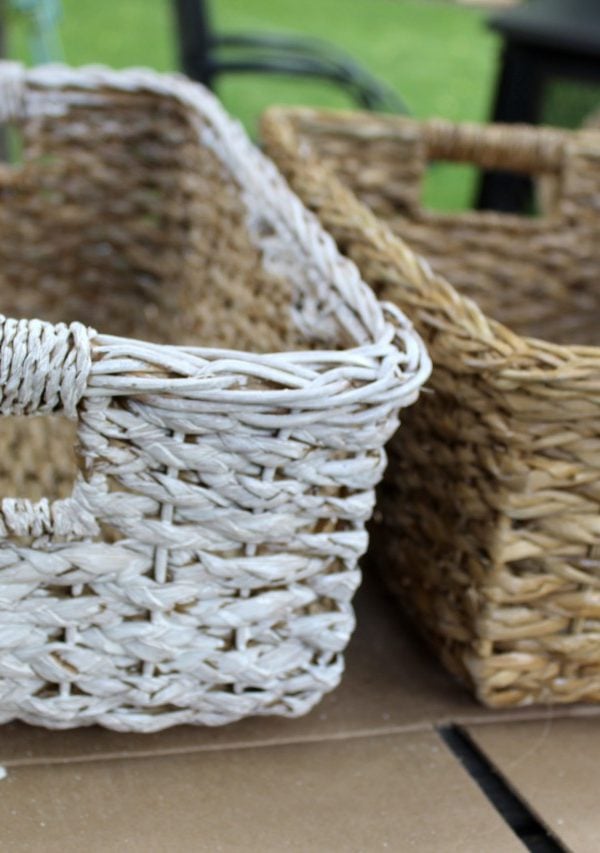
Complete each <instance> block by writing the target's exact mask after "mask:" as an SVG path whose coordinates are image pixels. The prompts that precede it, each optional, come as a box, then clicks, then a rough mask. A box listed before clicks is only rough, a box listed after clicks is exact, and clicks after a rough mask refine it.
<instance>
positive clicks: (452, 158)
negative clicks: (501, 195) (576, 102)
mask: <svg viewBox="0 0 600 853" xmlns="http://www.w3.org/2000/svg"><path fill="white" fill-rule="evenodd" d="M419 148H420V159H421V169H420V193H419V206H420V208H421V209H422V210H424V211H428V212H429V211H432V212H440V213H453V214H457V213H460V212H464V211H467V210H469V209H471V208H472V207H473V202H474V200H475V197H476V193H477V188H478V185H479V180H480V176H481V174H482V171H484V170H485V171H493V172H496V173H500V174H502V175H506V176H510V177H518V178H520V179H522V181H523V192H524V194H526V193H527V189H528V187H529V188H530V198H529V199H527V201H528V204H527V208H526V210H525V211H524V213H521V214H515V213H508V214H505V213H502V212H501V211H493V213H492V215H493V216H511V217H515V216H518V217H522V218H525V219H531V218H534V217H537V218H546V217H549V216H552V215H553V214H554V213H555V212H556V210H557V208H558V206H559V203H560V200H561V198H562V191H563V171H564V170H563V162H564V148H565V137H564V134H563V133H562V132H561V131H557V130H554V129H549V128H531V127H524V126H515V127H508V126H504V125H490V126H484V127H482V126H480V125H470V124H461V125H455V124H452V123H450V122H444V121H439V120H433V121H430V122H426V123H425V124H424V125H423V135H422V139H421V144H420V146H419ZM478 215H479V216H481V215H484V216H485V212H481V211H480V212H478Z"/></svg>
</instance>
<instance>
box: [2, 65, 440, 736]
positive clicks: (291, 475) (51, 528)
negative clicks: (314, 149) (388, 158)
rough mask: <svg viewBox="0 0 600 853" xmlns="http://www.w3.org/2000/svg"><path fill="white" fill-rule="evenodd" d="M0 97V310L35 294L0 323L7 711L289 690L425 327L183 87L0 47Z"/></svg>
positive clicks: (53, 712)
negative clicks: (11, 126)
mask: <svg viewBox="0 0 600 853" xmlns="http://www.w3.org/2000/svg"><path fill="white" fill-rule="evenodd" d="M0 109H1V112H2V116H3V118H4V120H5V121H10V122H14V123H15V124H16V125H17V126H18V127H19V128H20V131H21V133H22V138H23V143H22V148H23V163H22V165H20V166H16V167H3V169H2V172H1V173H0V226H1V228H0V230H1V233H2V236H0V260H1V263H0V268H1V270H2V272H1V273H0V285H1V289H0V292H1V293H2V303H1V304H2V310H3V311H4V312H5V313H6V314H11V315H13V316H19V317H29V316H35V315H37V316H43V317H44V321H39V320H26V319H21V320H11V319H4V318H2V321H1V323H0V394H1V396H0V412H1V413H2V415H3V416H13V417H5V418H4V420H3V422H2V424H0V456H1V457H2V459H3V460H4V461H2V462H1V463H0V485H1V487H2V490H3V491H4V493H5V494H9V495H11V494H12V495H15V494H16V495H17V497H4V498H3V500H2V502H1V507H0V510H1V511H0V537H1V544H0V721H3V722H5V721H8V720H12V719H21V720H25V721H27V722H30V723H35V724H41V725H45V726H49V727H56V728H66V727H71V726H76V725H87V724H91V723H99V724H101V725H104V726H107V727H110V728H113V729H117V730H123V731H125V730H137V731H154V730H157V729H160V728H164V727H166V726H169V725H173V724H176V723H204V724H209V725H214V724H219V723H226V722H229V721H232V720H236V719H238V718H241V717H243V716H247V715H253V714H283V715H289V716H294V715H298V714H301V713H303V712H305V711H307V710H309V709H310V708H311V707H312V706H313V705H314V704H315V702H316V701H317V700H318V699H319V698H320V697H321V696H322V694H323V693H325V692H326V691H329V690H331V689H332V688H333V687H335V686H336V684H337V683H338V681H339V679H340V676H341V673H342V668H343V658H342V652H343V650H344V647H345V646H346V643H347V641H348V639H349V636H350V634H351V631H352V629H353V625H354V617H353V611H352V606H351V599H352V596H353V593H354V591H355V589H356V587H357V584H358V582H359V578H360V574H359V570H358V568H357V560H358V558H359V557H360V556H361V554H362V553H363V552H364V550H365V548H366V544H367V537H366V533H365V522H366V521H367V520H368V518H369V516H370V514H371V511H372V507H373V489H374V486H375V485H376V483H377V482H378V480H379V479H380V477H381V474H382V471H383V467H384V464H385V453H384V450H383V445H384V443H385V442H386V440H387V439H388V438H389V437H390V435H391V434H392V432H393V431H394V430H395V429H396V426H397V415H398V410H399V408H400V407H402V406H405V405H407V404H409V403H412V402H413V401H414V400H415V398H416V396H417V394H418V391H419V387H420V385H421V384H422V382H423V381H424V379H425V378H426V376H427V374H428V370H429V361H428V358H427V355H426V353H425V351H424V349H423V346H422V344H421V342H420V340H419V338H418V337H417V335H416V334H415V332H414V331H413V330H412V328H411V326H410V324H409V323H408V322H407V321H406V319H405V318H404V317H403V316H402V315H401V314H400V313H399V311H398V310H396V309H394V308H393V307H391V306H386V305H382V304H380V303H379V302H378V301H377V300H376V298H375V297H374V295H373V294H372V293H371V291H370V290H369V289H368V288H367V287H366V285H365V284H364V283H363V282H362V280H361V279H360V277H359V275H358V272H357V270H356V268H355V267H354V266H353V265H352V264H351V263H350V262H348V261H347V260H345V259H343V258H342V257H341V256H340V255H339V254H338V252H337V250H336V248H335V245H334V243H333V241H332V240H331V239H330V238H329V236H328V235H327V234H325V233H324V232H323V231H322V230H321V228H320V226H319V225H318V223H317V222H316V220H315V219H314V218H313V216H312V215H311V214H309V213H308V212H307V211H306V210H305V209H304V208H303V207H302V205H301V204H300V202H299V201H298V200H297V198H296V197H295V196H293V195H292V194H291V192H290V191H289V190H288V188H287V186H286V185H285V183H284V182H283V180H282V179H281V177H280V176H279V174H278V173H277V171H276V170H275V168H274V167H273V166H272V164H271V163H270V162H269V161H268V160H266V159H265V157H263V156H262V155H261V154H260V153H259V152H258V151H257V150H256V149H255V148H254V147H253V146H252V145H251V144H250V142H249V141H248V139H247V138H246V136H245V135H244V132H243V131H242V130H241V128H240V127H239V126H238V125H237V124H236V123H234V122H232V121H231V120H230V119H229V118H228V117H227V116H226V115H225V114H224V112H223V110H222V109H221V107H220V106H219V105H218V103H217V102H216V101H215V99H214V98H213V97H212V96H211V95H210V94H209V93H207V92H206V91H204V90H203V89H202V88H201V87H199V86H196V85H194V84H191V83H189V82H188V81H185V80H183V79H181V78H178V77H172V76H161V75H158V74H155V73H153V72H150V71H141V70H131V71H124V72H112V71H109V70H106V69H100V68H87V69H81V70H73V69H68V68H64V67H57V66H47V67H43V68H38V69H34V70H30V71H25V70H24V69H23V68H21V67H20V66H18V65H14V64H9V63H6V64H3V65H1V66H0ZM286 301H287V305H286V304H285V302H286ZM60 320H65V321H66V322H64V323H62V322H59V321H60ZM79 320H81V321H83V322H84V323H85V325H82V324H81V323H80V322H78V321H79ZM88 324H90V325H95V326H97V327H100V328H103V329H106V330H108V331H112V332H114V333H115V334H116V335H119V336H118V337H117V336H109V335H106V334H99V333H96V332H95V331H92V330H91V329H90V328H88ZM136 336H138V337H145V338H147V339H152V340H154V341H158V342H157V343H148V342H144V341H142V340H136V339H135V337H136ZM198 344H201V345H202V346H199V345H198ZM209 346H210V347H211V348H208V347H209ZM233 346H235V347H236V349H233V348H232V347H233ZM217 347H221V348H217ZM30 415H42V416H44V417H38V418H31V419H30V418H25V417H24V416H30ZM50 415H52V416H53V417H50ZM14 416H18V417H14ZM69 419H71V422H74V423H75V425H76V431H75V430H73V426H72V423H69ZM75 432H76V434H75ZM74 445H76V446H77V448H78V457H77V464H76V466H74V470H73V471H71V469H70V468H69V465H70V464H71V462H70V461H69V460H70V455H69V454H70V452H71V449H72V447H73V446H74ZM70 471H71V473H70Z"/></svg>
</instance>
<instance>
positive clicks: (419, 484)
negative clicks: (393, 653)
mask: <svg viewBox="0 0 600 853" xmlns="http://www.w3.org/2000/svg"><path fill="white" fill-rule="evenodd" d="M263 135H264V139H265V142H266V147H267V151H268V153H269V154H270V155H271V156H272V157H273V159H274V160H275V161H276V163H277V164H278V165H279V167H280V168H281V169H282V171H283V172H284V174H285V175H286V176H287V177H288V178H289V180H290V183H291V184H292V186H293V188H294V189H295V190H296V191H297V192H298V194H299V195H300V197H301V198H302V199H303V201H304V202H305V203H306V204H307V206H308V207H310V208H312V209H313V210H314V211H315V212H316V213H317V214H318V216H319V217H320V219H321V222H322V223H323V224H324V226H325V227H326V228H327V229H328V230H329V231H330V233H332V235H333V236H334V237H335V238H336V239H337V241H338V245H339V246H340V247H341V248H342V249H343V250H344V252H345V253H346V254H347V255H348V256H350V257H351V258H353V260H354V261H355V262H356V263H357V265H358V267H359V269H360V271H361V273H362V275H363V277H364V279H365V280H366V281H368V282H369V283H370V284H371V285H372V286H373V288H374V289H375V291H376V293H377V294H378V296H379V297H381V298H385V299H391V300H392V301H393V302H394V303H395V304H396V305H398V306H399V307H401V308H402V309H403V310H404V311H406V313H407V314H408V316H409V317H410V318H411V319H412V320H413V321H414V322H415V326H416V328H417V330H418V331H420V333H421V334H422V336H423V338H424V340H425V342H426V344H427V346H428V349H429V352H430V354H431V357H432V361H433V365H434V369H433V374H432V379H431V389H432V393H430V394H428V395H426V396H424V398H423V399H422V401H421V403H420V405H419V406H418V407H416V408H415V409H414V410H412V411H411V412H409V413H407V416H406V418H404V419H403V428H402V430H401V432H400V433H399V435H398V437H397V438H396V439H395V440H394V441H393V442H392V444H391V448H390V464H389V466H388V470H387V473H386V477H385V480H384V482H383V484H382V486H381V490H380V493H379V505H378V523H377V524H375V525H374V527H373V550H372V558H373V561H374V562H375V563H376V564H377V565H378V566H379V567H380V568H381V570H382V571H383V572H384V574H385V576H386V578H387V580H388V582H389V584H390V586H391V588H392V589H393V590H394V591H395V592H396V593H397V594H398V596H399V597H400V598H401V600H402V601H403V602H404V604H405V606H406V610H407V612H408V613H409V614H410V615H411V616H412V617H413V618H414V620H415V621H416V622H417V623H418V624H419V626H420V627H421V628H422V629H423V630H424V631H425V632H426V634H427V635H428V636H429V638H430V639H431V641H432V642H433V644H434V645H435V646H436V647H437V649H438V651H439V653H440V655H441V657H442V659H443V660H444V662H445V663H446V665H447V666H448V667H449V668H450V669H451V670H452V671H453V672H455V673H457V674H458V675H459V676H460V677H462V678H463V679H465V680H466V681H469V682H470V683H471V684H472V685H473V687H474V688H475V690H476V692H477V695H478V696H479V698H480V699H481V700H482V701H484V702H486V703H488V704H490V705H495V706H508V705H519V704H520V705H523V704H528V703H532V702H575V701H579V700H586V701H594V702H597V701H600V512H599V509H600V293H599V290H598V276H599V274H600V138H599V136H598V135H596V134H593V133H584V132H581V133H573V134H570V133H567V132H561V131H557V130H552V129H549V128H541V129H540V128H537V129H536V128H527V127H502V126H489V127H480V126H475V125H454V124H451V123H447V122H443V121H428V122H417V121H414V120H410V119H402V118H395V117H374V116H370V115H363V114H336V113H326V112H317V111H312V110H288V111H286V110H280V109H277V110H273V111H271V112H269V113H268V114H267V115H266V116H265V118H264V122H263ZM443 160H451V161H457V162H465V163H471V164H474V165H476V166H479V167H483V168H492V169H500V170H502V169H503V170H508V171H510V170H514V171H517V172H523V173H528V174H531V175H532V176H533V177H534V178H535V179H536V182H537V184H538V185H539V188H540V190H541V191H540V215H539V216H537V217H524V216H515V215H505V214H497V213H493V212H465V213H437V212H433V211H428V210H425V209H423V205H422V203H421V193H422V184H423V179H424V176H425V171H426V169H427V168H428V165H429V163H430V162H433V163H435V162H438V161H443ZM405 240H406V242H404V241H405ZM409 246H410V247H411V248H409ZM417 253H419V254H417ZM423 258H426V259H427V260H423ZM449 282H451V284H450V283H449ZM491 318H493V319H491Z"/></svg>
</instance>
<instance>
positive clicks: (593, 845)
mask: <svg viewBox="0 0 600 853" xmlns="http://www.w3.org/2000/svg"><path fill="white" fill-rule="evenodd" d="M468 732H469V735H470V737H471V738H472V739H473V740H474V741H475V743H476V744H477V746H478V747H479V748H480V749H481V750H482V751H483V752H484V753H485V755H486V756H487V758H488V759H489V760H490V762H491V763H492V764H493V765H494V766H495V767H496V768H497V770H498V771H499V772H500V774H501V775H502V776H503V778H504V779H505V780H506V781H507V782H508V784H509V785H510V787H511V788H513V790H515V791H516V792H517V793H518V794H519V796H520V797H521V799H522V800H524V801H525V802H526V803H527V805H528V806H529V808H530V810H531V811H532V812H533V813H534V814H535V815H536V816H537V817H538V818H539V819H540V821H541V822H542V823H543V824H544V825H545V826H546V827H547V828H548V829H549V830H550V831H551V832H552V833H553V834H554V835H555V836H556V837H557V838H558V839H559V840H560V841H561V843H562V844H563V845H564V846H565V847H566V848H567V849H569V850H573V851H576V852H577V853H598V850H600V811H599V809H598V795H599V793H600V719H597V718H596V719H593V718H590V719H558V718H557V716H556V712H550V711H548V712H547V717H546V719H545V720H543V721H542V720H540V721H530V722H513V723H511V724H510V725H498V724H494V725H489V726H488V725H485V726H470V727H469V728H468Z"/></svg>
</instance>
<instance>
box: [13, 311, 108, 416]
mask: <svg viewBox="0 0 600 853" xmlns="http://www.w3.org/2000/svg"><path fill="white" fill-rule="evenodd" d="M92 335H93V331H92V330H91V329H88V328H86V326H84V325H82V324H81V323H76V322H75V323H71V324H70V325H66V324H65V323H57V324H53V323H47V322H44V321H42V320H13V319H10V318H6V317H3V316H2V315H0V413H1V414H3V415H36V414H40V415H41V414H50V413H61V414H63V415H65V416H66V417H68V418H76V417H77V405H78V403H79V401H80V400H81V398H82V396H83V393H84V391H85V389H86V386H87V380H88V376H89V372H90V368H91V363H92V362H91V353H90V338H91V337H92Z"/></svg>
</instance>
